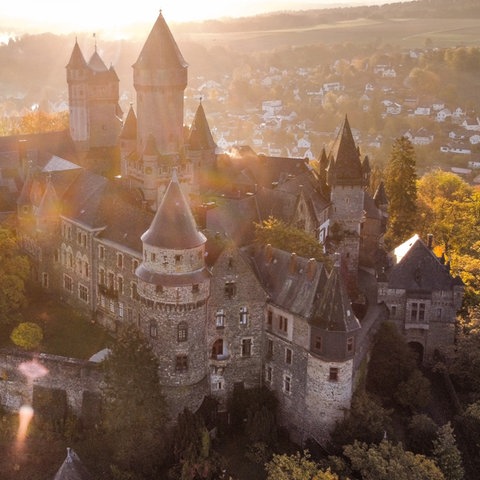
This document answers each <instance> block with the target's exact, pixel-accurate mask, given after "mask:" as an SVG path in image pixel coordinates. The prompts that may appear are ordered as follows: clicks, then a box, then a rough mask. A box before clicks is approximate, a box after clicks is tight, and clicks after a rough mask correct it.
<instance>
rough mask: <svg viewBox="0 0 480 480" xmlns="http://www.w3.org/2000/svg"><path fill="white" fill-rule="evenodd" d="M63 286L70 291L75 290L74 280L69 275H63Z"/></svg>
mask: <svg viewBox="0 0 480 480" xmlns="http://www.w3.org/2000/svg"><path fill="white" fill-rule="evenodd" d="M63 288H64V289H65V290H67V291H68V292H73V280H72V277H69V276H68V275H64V276H63Z"/></svg>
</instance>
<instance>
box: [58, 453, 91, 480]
mask: <svg viewBox="0 0 480 480" xmlns="http://www.w3.org/2000/svg"><path fill="white" fill-rule="evenodd" d="M53 480H93V477H92V475H91V474H90V472H89V471H88V470H87V469H86V467H85V466H84V465H83V463H82V461H81V460H80V457H79V456H78V455H77V454H76V453H75V452H74V451H73V449H71V448H67V457H66V458H65V460H64V462H63V463H62V465H61V467H60V468H59V469H58V471H57V473H56V474H55V477H53Z"/></svg>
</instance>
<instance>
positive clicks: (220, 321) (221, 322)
mask: <svg viewBox="0 0 480 480" xmlns="http://www.w3.org/2000/svg"><path fill="white" fill-rule="evenodd" d="M215 325H216V327H217V328H223V327H224V326H225V310H223V309H220V310H217V312H216V313H215Z"/></svg>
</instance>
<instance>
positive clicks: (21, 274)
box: [0, 227, 30, 324]
mask: <svg viewBox="0 0 480 480" xmlns="http://www.w3.org/2000/svg"><path fill="white" fill-rule="evenodd" d="M29 272H30V269H29V262H28V259H27V257H26V256H24V255H21V253H20V247H19V245H18V242H17V239H16V237H15V235H14V233H13V232H12V231H11V230H9V229H8V228H3V227H0V285H1V286H2V288H1V289H0V324H2V323H3V324H8V323H11V322H12V320H13V319H14V314H15V313H16V312H17V311H18V310H19V309H20V308H21V307H23V306H24V305H25V303H26V297H25V281H26V280H27V278H28V275H29Z"/></svg>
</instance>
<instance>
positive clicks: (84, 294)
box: [78, 285, 88, 302]
mask: <svg viewBox="0 0 480 480" xmlns="http://www.w3.org/2000/svg"><path fill="white" fill-rule="evenodd" d="M78 297H79V298H80V300H83V301H84V302H88V288H87V287H85V286H84V285H80V286H79V288H78Z"/></svg>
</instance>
